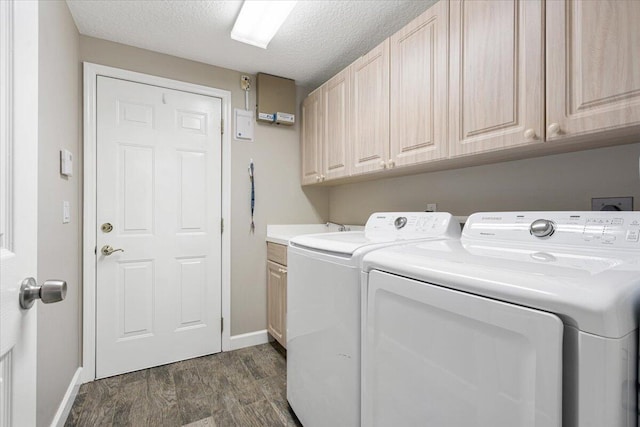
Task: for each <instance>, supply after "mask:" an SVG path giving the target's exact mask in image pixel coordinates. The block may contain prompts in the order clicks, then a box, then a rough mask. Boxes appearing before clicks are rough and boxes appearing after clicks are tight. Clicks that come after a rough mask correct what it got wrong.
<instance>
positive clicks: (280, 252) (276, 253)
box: [267, 242, 287, 265]
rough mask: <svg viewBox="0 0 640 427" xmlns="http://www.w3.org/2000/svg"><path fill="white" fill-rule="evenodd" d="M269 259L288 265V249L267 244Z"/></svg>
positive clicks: (283, 246) (274, 244) (275, 244)
mask: <svg viewBox="0 0 640 427" xmlns="http://www.w3.org/2000/svg"><path fill="white" fill-rule="evenodd" d="M267 259H268V260H269V261H273V262H277V263H278V264H282V265H287V247H286V246H285V245H279V244H277V243H271V242H267Z"/></svg>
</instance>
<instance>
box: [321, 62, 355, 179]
mask: <svg viewBox="0 0 640 427" xmlns="http://www.w3.org/2000/svg"><path fill="white" fill-rule="evenodd" d="M349 78H350V75H349V68H347V69H345V70H343V71H341V72H340V73H338V74H337V75H336V76H335V77H333V78H332V79H331V80H329V81H328V82H327V83H325V84H324V85H322V90H323V102H324V105H323V109H324V110H323V117H324V124H323V126H324V133H323V144H322V146H323V148H322V150H323V158H322V164H323V171H324V172H323V176H324V179H331V178H340V177H343V176H348V175H349V166H350V165H349V163H350V159H349V151H350V150H349V147H350V145H351V144H350V139H349V136H350V132H349V125H350V121H349V114H350V111H349V108H350V100H349V95H350V94H349V86H350V83H351V82H350V80H349ZM321 178H322V177H321Z"/></svg>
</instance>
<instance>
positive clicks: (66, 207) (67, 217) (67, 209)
mask: <svg viewBox="0 0 640 427" xmlns="http://www.w3.org/2000/svg"><path fill="white" fill-rule="evenodd" d="M69 222H71V205H70V204H69V202H67V201H66V200H65V201H64V202H62V223H63V224H68V223H69Z"/></svg>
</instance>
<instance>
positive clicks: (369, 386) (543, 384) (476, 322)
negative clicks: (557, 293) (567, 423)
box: [362, 271, 563, 427]
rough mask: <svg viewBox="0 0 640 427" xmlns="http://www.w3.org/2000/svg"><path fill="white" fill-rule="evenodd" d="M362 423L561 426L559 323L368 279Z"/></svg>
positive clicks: (399, 281)
mask: <svg viewBox="0 0 640 427" xmlns="http://www.w3.org/2000/svg"><path fill="white" fill-rule="evenodd" d="M366 307H367V312H366V320H365V329H364V330H365V337H364V340H363V342H364V349H363V361H364V365H363V373H364V374H363V375H364V378H363V387H362V391H363V396H362V399H363V400H362V402H363V425H369V426H388V425H406V426H409V425H434V426H445V425H447V426H469V427H473V426H475V427H486V426H492V427H514V426H518V427H560V426H561V425H562V338H563V324H562V322H561V321H560V319H559V318H558V317H556V316H555V315H553V314H550V313H546V312H543V311H538V310H533V309H529V308H525V307H521V306H517V305H512V304H508V303H504V302H501V301H497V300H491V299H488V298H484V297H480V296H476V295H472V294H467V293H464V292H459V291H455V290H452V289H448V288H443V287H439V286H434V285H431V284H429V283H424V282H419V281H416V280H411V279H407V278H403V277H399V276H396V275H392V274H387V273H383V272H379V271H372V272H371V273H370V274H369V284H368V291H367V305H366Z"/></svg>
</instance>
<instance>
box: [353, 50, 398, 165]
mask: <svg viewBox="0 0 640 427" xmlns="http://www.w3.org/2000/svg"><path fill="white" fill-rule="evenodd" d="M349 68H350V69H351V131H352V133H351V147H352V158H351V160H352V165H351V166H352V169H351V173H352V175H358V174H361V173H366V172H371V171H377V170H382V169H384V168H386V167H387V163H386V161H387V159H388V158H389V39H387V40H385V41H384V42H383V43H382V44H380V45H378V46H377V47H375V48H374V49H373V50H372V51H371V52H369V53H368V54H366V55H364V56H362V57H360V58H359V59H358V60H356V61H355V62H354V63H353V64H351V66H350V67H349Z"/></svg>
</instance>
